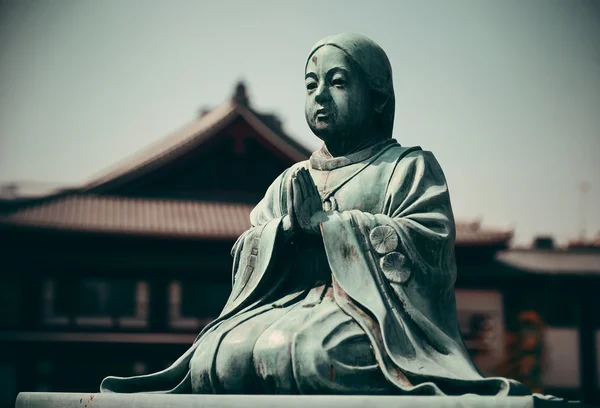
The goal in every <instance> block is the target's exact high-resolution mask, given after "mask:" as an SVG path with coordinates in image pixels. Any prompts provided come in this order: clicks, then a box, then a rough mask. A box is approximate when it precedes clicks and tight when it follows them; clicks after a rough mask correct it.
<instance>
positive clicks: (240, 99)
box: [233, 81, 249, 106]
mask: <svg viewBox="0 0 600 408" xmlns="http://www.w3.org/2000/svg"><path fill="white" fill-rule="evenodd" d="M233 100H234V101H236V102H237V103H239V104H240V105H244V106H248V103H249V101H248V95H247V94H246V84H245V83H244V81H239V82H238V83H237V85H236V86H235V93H234V94H233Z"/></svg>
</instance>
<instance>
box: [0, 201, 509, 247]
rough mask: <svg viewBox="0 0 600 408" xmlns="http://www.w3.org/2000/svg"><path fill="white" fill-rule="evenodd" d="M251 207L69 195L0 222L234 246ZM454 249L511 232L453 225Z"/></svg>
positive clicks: (502, 239)
mask: <svg viewBox="0 0 600 408" xmlns="http://www.w3.org/2000/svg"><path fill="white" fill-rule="evenodd" d="M252 208H253V205H250V204H241V203H224V202H207V201H193V200H186V201H184V200H166V199H140V198H124V197H114V196H100V195H71V196H67V197H63V198H58V199H54V200H52V201H49V202H46V203H43V204H40V205H36V206H33V207H29V208H24V209H21V210H19V211H16V212H13V213H11V214H8V215H6V216H4V217H2V218H0V221H2V222H4V223H9V224H13V225H28V226H36V227H47V228H59V229H67V230H77V231H93V232H112V233H125V234H140V235H155V236H180V237H189V238H205V239H224V240H234V239H236V238H237V237H238V236H239V235H240V234H242V232H244V231H246V230H247V229H248V228H249V227H250V220H249V219H250V212H251V211H252ZM456 230H457V238H456V241H457V244H458V245H503V244H507V243H508V240H510V238H511V237H512V231H503V230H490V229H481V227H480V225H479V224H478V223H457V225H456Z"/></svg>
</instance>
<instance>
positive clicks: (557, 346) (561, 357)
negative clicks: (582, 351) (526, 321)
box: [542, 327, 580, 388]
mask: <svg viewBox="0 0 600 408" xmlns="http://www.w3.org/2000/svg"><path fill="white" fill-rule="evenodd" d="M544 351H545V353H546V364H545V365H544V367H543V369H542V385H544V386H546V387H559V388H577V387H579V385H580V379H579V373H580V371H579V331H578V330H576V329H565V328H556V327H547V328H546V329H545V330H544Z"/></svg>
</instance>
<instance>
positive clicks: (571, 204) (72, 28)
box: [0, 0, 600, 244]
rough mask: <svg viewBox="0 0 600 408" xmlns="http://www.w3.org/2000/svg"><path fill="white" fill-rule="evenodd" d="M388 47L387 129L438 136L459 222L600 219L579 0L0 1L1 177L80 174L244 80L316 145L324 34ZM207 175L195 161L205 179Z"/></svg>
mask: <svg viewBox="0 0 600 408" xmlns="http://www.w3.org/2000/svg"><path fill="white" fill-rule="evenodd" d="M343 31H352V32H359V33H362V34H365V35H367V36H369V37H370V38H372V39H373V40H375V41H376V42H377V43H379V44H380V45H381V46H382V47H383V49H384V50H385V51H386V52H387V54H388V56H389V58H390V61H391V63H392V67H393V70H394V82H395V90H396V101H397V102H396V123H395V138H396V139H398V141H400V143H401V144H403V145H420V146H422V147H423V148H424V149H426V150H431V151H432V152H433V153H434V154H435V155H436V157H437V158H438V160H439V162H440V164H441V165H442V168H443V169H444V171H445V173H446V177H447V179H448V183H449V186H450V193H451V199H452V203H453V208H454V213H455V217H456V218H457V220H473V219H475V218H481V219H482V221H483V225H484V226H489V227H513V228H515V232H516V243H517V244H528V243H529V242H531V240H532V237H533V236H534V235H536V234H538V233H544V234H553V235H554V236H555V238H556V239H557V241H558V242H559V243H565V242H566V241H567V240H568V239H569V238H574V237H576V236H577V235H578V234H579V230H580V228H581V221H580V219H581V218H580V217H581V214H580V211H579V208H580V195H579V190H578V185H579V183H580V182H581V181H583V180H587V181H589V182H590V184H591V190H590V191H589V193H587V198H586V200H585V202H584V208H585V220H586V230H587V232H588V235H589V236H591V235H593V234H596V233H597V232H598V231H600V177H599V176H600V5H599V4H598V3H594V2H593V1H592V0H590V1H577V0H562V1H556V0H537V1H536V0H530V1H524V0H481V1H475V0H470V1H466V0H465V1H461V0H453V1H446V0H439V1H429V0H428V1H423V0H419V1H417V0H413V1H397V0H391V1H326V0H318V1H310V0H305V1H297V2H292V1H267V0H261V1H257V0H253V1H242V0H238V1H218V2H217V1H210V2H209V1H192V0H188V1H184V0H180V1H172V0H171V1H167V0H164V1H158V0H156V1H152V0H144V1H143V0H103V1H92V0H77V1H75V0H73V1H71V0H8V1H6V0H2V1H0V184H2V183H6V182H10V181H29V182H31V181H35V182H50V183H59V184H65V185H73V184H78V183H82V182H84V181H86V180H87V179H89V178H90V177H92V176H93V175H95V174H97V173H98V172H101V171H102V170H103V169H104V168H106V167H108V166H110V165H112V164H113V163H114V162H115V161H118V160H119V159H122V158H125V157H127V156H128V155H130V154H131V153H133V152H135V151H137V150H139V149H142V148H144V147H145V146H146V145H148V144H150V143H152V142H154V141H156V140H158V139H160V138H162V137H165V136H166V135H167V134H169V133H170V132H171V131H174V130H176V129H178V128H180V127H181V126H183V125H184V124H186V123H188V122H189V121H190V120H192V119H193V118H194V117H195V115H196V114H197V112H198V110H199V109H200V108H202V107H207V106H215V105H218V104H220V103H221V102H223V101H224V100H226V99H227V98H229V97H230V95H231V94H232V92H233V88H234V85H235V83H236V81H237V80H239V79H244V80H245V81H246V83H247V85H248V91H249V95H250V99H251V103H252V105H253V107H254V108H255V109H257V110H260V111H264V112H275V113H277V114H278V115H279V116H280V118H281V119H282V121H283V123H284V128H285V130H286V132H287V133H288V134H290V135H291V136H292V137H294V138H296V139H297V140H298V141H300V142H301V143H303V144H304V145H305V146H307V147H309V148H311V149H315V148H317V147H318V146H319V143H318V140H317V139H316V137H315V136H313V135H312V133H311V132H310V130H309V128H308V126H307V125H306V123H305V121H304V113H303V109H304V108H303V106H304V79H303V76H304V72H303V70H304V63H305V59H306V57H307V54H308V52H309V51H310V48H311V46H312V45H313V44H314V43H315V42H316V41H317V40H319V39H320V38H322V37H324V36H326V35H330V34H334V33H338V32H343ZM199 176H201V175H199Z"/></svg>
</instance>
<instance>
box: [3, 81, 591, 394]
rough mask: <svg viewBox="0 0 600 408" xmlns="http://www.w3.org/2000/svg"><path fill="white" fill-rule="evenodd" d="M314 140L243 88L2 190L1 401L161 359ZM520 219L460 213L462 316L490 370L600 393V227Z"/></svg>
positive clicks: (180, 344) (90, 382)
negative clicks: (559, 244)
mask: <svg viewBox="0 0 600 408" xmlns="http://www.w3.org/2000/svg"><path fill="white" fill-rule="evenodd" d="M309 155H310V151H309V150H307V149H306V148H305V147H303V146H302V145H300V144H299V143H297V142H296V141H294V139H292V138H291V137H289V136H288V135H286V134H285V133H284V132H283V130H282V126H281V123H280V121H279V120H278V118H277V117H276V116H274V115H269V114H263V113H260V112H257V111H256V110H255V109H253V108H252V106H251V104H250V103H249V100H248V97H247V95H246V91H245V87H244V84H243V83H239V84H238V85H237V86H236V88H235V91H234V95H233V97H232V98H230V99H228V100H227V101H226V102H225V103H223V104H221V105H220V106H218V107H216V108H214V109H212V110H203V111H202V112H201V114H200V115H199V116H198V117H197V118H196V119H194V120H193V121H192V122H191V123H189V124H187V125H185V126H184V127H182V128H181V129H180V130H178V131H176V132H174V133H173V134H171V135H169V136H167V137H166V138H164V139H163V140H161V141H159V142H158V143H156V144H154V145H152V146H150V147H149V148H147V149H146V150H143V151H141V152H139V153H138V154H136V155H134V156H133V157H131V158H130V159H128V160H126V161H125V162H123V163H119V164H117V165H116V166H114V167H113V168H111V169H109V170H107V171H106V172H104V173H103V174H100V175H99V176H97V177H95V178H93V179H92V180H91V181H89V182H88V183H87V184H85V185H83V186H80V187H76V188H69V189H60V188H54V187H46V188H44V191H41V190H39V189H37V190H36V191H33V190H32V191H26V190H23V186H20V185H16V184H11V185H8V186H5V187H4V188H2V190H1V193H2V199H1V200H0V256H1V258H0V259H1V262H2V263H1V268H2V274H0V305H1V310H2V313H1V314H0V383H1V384H3V386H2V387H1V389H2V391H1V394H0V402H1V403H2V404H4V405H6V406H12V404H13V401H14V397H15V396H16V393H17V392H20V391H70V392H78V391H81V392H96V391H97V390H98V386H99V384H100V381H101V380H102V378H103V377H105V376H106V375H109V374H110V375H118V376H130V375H134V374H143V373H148V372H153V371H158V370H161V369H163V368H165V367H166V366H167V365H168V364H170V363H171V362H172V361H174V360H175V359H176V358H177V357H179V356H180V355H181V354H182V353H183V352H184V351H185V350H186V349H187V347H188V346H189V345H190V344H191V343H192V342H193V341H194V339H195V337H196V334H197V333H198V332H199V331H200V330H201V328H202V327H203V326H204V325H205V324H206V323H207V322H209V321H211V320H212V319H214V318H215V317H217V315H218V314H219V313H220V310H221V307H222V306H223V305H224V303H225V301H226V299H227V297H228V295H229V291H230V287H231V257H230V253H229V251H230V249H231V247H232V245H233V243H234V241H235V239H236V238H237V237H238V236H239V235H240V234H241V233H242V232H243V231H245V230H246V229H247V228H248V227H249V214H250V211H251V210H252V208H253V206H254V205H255V204H256V203H257V202H258V201H259V200H260V198H261V197H262V195H263V193H264V192H265V190H266V189H267V187H268V185H269V184H270V183H271V181H272V180H274V179H275V178H276V177H277V176H278V175H279V174H280V173H281V172H282V171H283V170H284V169H286V168H287V167H289V166H290V165H291V164H293V163H295V162H297V161H300V160H305V159H307V158H308V157H309ZM512 236H513V231H512V230H505V229H494V228H489V227H483V226H482V225H481V223H480V221H478V220H475V221H470V222H458V224H457V240H456V258H457V263H458V270H459V276H458V281H457V283H456V287H457V305H458V311H459V324H460V327H461V330H462V332H463V336H464V339H465V342H466V343H467V346H468V348H469V350H470V351H471V353H472V356H473V359H474V360H475V362H476V363H477V365H478V366H479V367H480V369H481V370H482V371H483V372H484V373H485V374H487V375H507V376H510V377H513V378H516V379H518V380H520V381H523V382H524V383H526V384H527V385H528V386H530V387H532V388H533V389H534V390H536V391H539V392H545V393H550V394H553V395H557V396H562V397H567V398H575V399H580V398H585V399H586V400H588V401H596V402H597V401H599V399H600V377H599V375H598V373H599V372H600V296H598V290H599V289H600V238H599V239H596V241H595V242H573V243H572V244H571V245H570V246H569V248H556V247H555V245H554V243H553V240H552V238H551V237H539V238H538V239H536V240H535V242H534V243H533V245H532V246H531V247H530V248H525V249H511V246H510V243H511V238H512Z"/></svg>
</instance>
